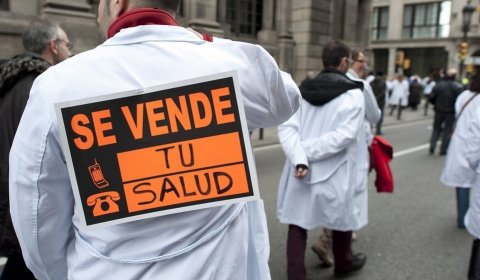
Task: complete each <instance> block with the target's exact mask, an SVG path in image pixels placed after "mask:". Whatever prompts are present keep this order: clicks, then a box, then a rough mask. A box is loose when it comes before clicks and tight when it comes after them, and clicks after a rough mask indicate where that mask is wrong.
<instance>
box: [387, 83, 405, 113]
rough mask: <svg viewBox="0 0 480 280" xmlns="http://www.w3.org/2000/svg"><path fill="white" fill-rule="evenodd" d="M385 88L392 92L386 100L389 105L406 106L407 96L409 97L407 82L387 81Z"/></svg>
mask: <svg viewBox="0 0 480 280" xmlns="http://www.w3.org/2000/svg"><path fill="white" fill-rule="evenodd" d="M387 88H388V90H391V91H392V94H391V95H390V97H389V98H388V104H389V105H394V106H397V105H399V104H400V105H401V106H404V107H405V106H407V105H408V95H409V85H408V82H407V80H403V81H401V82H400V81H398V80H393V81H387Z"/></svg>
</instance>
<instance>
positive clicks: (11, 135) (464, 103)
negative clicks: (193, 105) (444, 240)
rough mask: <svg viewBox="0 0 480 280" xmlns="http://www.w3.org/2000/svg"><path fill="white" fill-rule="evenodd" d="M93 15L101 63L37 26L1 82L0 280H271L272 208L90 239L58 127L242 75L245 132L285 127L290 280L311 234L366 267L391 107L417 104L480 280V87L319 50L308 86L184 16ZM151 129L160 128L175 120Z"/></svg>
mask: <svg viewBox="0 0 480 280" xmlns="http://www.w3.org/2000/svg"><path fill="white" fill-rule="evenodd" d="M98 5H99V6H98V13H99V15H98V23H99V27H100V31H101V33H102V34H103V35H104V36H105V42H104V43H103V44H101V45H100V46H98V47H97V48H95V49H93V50H90V51H87V52H84V53H82V54H78V55H76V56H75V57H72V58H69V57H70V56H71V49H72V48H73V45H72V43H71V42H70V41H69V38H68V36H67V34H66V33H65V31H64V30H63V29H62V28H61V27H60V26H59V25H58V24H54V23H51V22H50V21H48V20H35V21H33V22H32V23H31V24H30V26H29V27H28V28H27V29H26V31H25V32H24V34H23V45H24V47H25V52H24V53H22V54H19V55H17V56H15V57H14V58H12V59H10V60H6V61H2V65H1V66H0V89H1V91H0V92H1V94H0V139H1V143H0V144H1V145H0V160H1V162H0V164H1V166H0V183H1V185H0V219H1V220H0V222H1V227H0V238H1V239H0V254H1V255H3V256H6V257H8V261H7V263H6V265H5V268H4V271H3V274H2V276H1V278H0V279H2V280H7V279H62V280H63V279H72V280H74V279H147V280H148V279H249V280H250V279H255V280H257V279H259V280H264V279H270V271H269V267H268V257H269V240H268V229H267V223H266V219H265V211H264V208H263V204H262V201H261V200H256V201H249V202H236V201H235V202H232V203H230V204H225V205H222V206H216V207H211V208H205V209H199V210H193V211H188V212H180V213H176V214H170V215H165V216H159V217H153V218H149V219H147V220H145V219H142V218H133V219H131V220H129V221H127V222H125V223H118V224H113V225H108V226H103V227H96V228H87V227H85V226H84V224H83V221H84V218H83V216H82V215H83V213H82V209H81V206H79V205H80V204H81V203H82V202H81V201H78V200H77V199H78V198H77V197H76V195H75V193H74V191H73V190H72V185H73V183H72V180H75V179H74V178H75V177H74V176H73V175H72V174H71V173H72V171H71V170H69V169H68V167H67V165H68V164H69V162H68V160H66V153H67V152H68V149H67V147H65V146H62V138H61V136H60V132H59V131H60V130H61V128H60V126H61V124H60V121H59V120H58V119H57V115H56V112H55V106H56V105H55V104H58V103H60V102H62V103H65V102H72V101H74V100H78V99H85V100H87V99H89V98H92V97H96V96H103V95H109V94H110V95H111V94H117V93H120V92H126V91H132V92H133V91H135V90H140V89H144V88H149V87H154V86H160V85H164V84H169V83H172V82H178V81H183V80H187V79H195V78H198V77H203V76H205V75H218V74H220V73H225V72H229V71H230V72H231V71H236V73H237V75H238V83H239V88H240V89H241V93H242V99H243V101H242V104H243V107H244V108H243V109H244V110H245V120H246V125H247V126H248V130H249V131H253V130H254V129H256V128H262V127H272V126H278V136H279V140H280V143H281V145H282V148H283V151H284V153H285V155H286V162H285V165H284V169H283V172H282V175H281V178H280V183H279V191H278V201H277V215H278V219H279V221H280V222H281V223H283V224H286V225H288V239H287V252H286V257H287V275H288V279H289V280H305V279H307V272H306V269H305V251H306V248H307V244H306V242H307V231H308V230H311V229H320V231H319V237H318V240H317V242H316V243H315V244H314V245H313V246H312V249H313V251H314V252H315V253H316V254H317V255H318V256H319V258H320V260H321V261H322V262H323V263H324V264H326V265H328V266H333V268H334V269H333V273H334V275H335V276H337V277H347V276H350V275H352V274H354V273H357V272H358V271H359V270H361V269H362V267H363V266H364V265H365V263H366V261H367V256H366V255H365V254H363V253H354V252H353V250H352V241H353V240H354V238H355V237H354V236H355V231H357V230H359V229H361V228H363V227H364V226H366V225H367V223H368V201H367V197H368V195H367V186H368V173H369V168H370V164H371V157H375V156H372V154H375V153H372V152H371V150H372V149H373V148H372V146H374V145H376V144H378V141H380V140H381V139H382V138H381V137H380V138H378V137H379V135H382V134H383V132H382V123H383V115H384V112H385V110H386V106H389V107H390V112H389V114H390V115H393V113H394V112H395V110H397V119H398V120H401V118H402V116H401V114H402V109H403V108H405V107H407V106H410V107H411V108H412V110H418V106H419V104H421V99H422V96H423V97H425V99H426V100H428V102H425V109H424V110H425V111H424V113H425V115H426V114H427V111H428V104H429V103H431V104H432V105H433V106H434V110H435V117H434V125H433V127H434V129H433V132H432V137H431V146H430V153H431V154H433V153H434V151H435V146H436V143H437V141H438V139H439V137H440V135H443V136H442V144H441V148H440V154H441V155H447V159H446V167H445V170H444V172H443V174H442V181H443V182H444V183H445V184H447V185H451V186H454V187H456V188H457V199H458V205H459V208H458V226H459V227H466V228H467V229H468V230H469V232H470V233H471V234H472V235H473V236H474V237H475V238H476V239H475V241H474V243H473V246H472V255H471V259H470V268H469V277H470V278H469V279H480V241H479V239H478V238H480V197H479V196H480V191H479V190H477V189H478V188H480V176H478V175H477V174H478V172H479V171H480V167H479V166H480V140H479V139H480V115H479V112H480V108H479V107H480V98H479V99H476V98H474V97H476V96H477V95H478V92H480V75H478V76H476V78H475V79H474V80H473V81H472V83H471V85H470V86H469V89H468V90H465V91H464V87H463V86H462V85H460V84H458V83H456V82H455V78H456V72H455V71H454V70H453V69H449V70H448V71H447V72H446V73H445V75H444V76H443V77H434V76H429V77H428V78H425V79H422V78H420V77H419V76H417V75H414V76H412V77H404V76H403V75H401V74H397V75H395V76H394V77H392V78H390V79H387V78H386V75H385V74H384V73H381V72H378V73H376V74H375V75H369V73H368V68H367V59H366V55H365V53H364V52H363V51H361V50H356V49H351V48H350V47H349V46H347V45H346V44H345V43H343V42H341V41H338V40H333V41H330V42H328V43H327V44H326V45H325V46H324V47H323V50H322V61H323V66H324V67H323V70H322V71H321V72H320V73H318V74H317V73H313V74H312V75H309V77H307V79H305V80H304V81H303V82H302V83H301V84H300V85H299V86H297V85H296V83H295V82H294V81H293V79H292V78H291V76H290V75H289V74H288V73H286V72H283V71H281V70H280V69H279V67H278V65H277V64H276V62H275V60H274V59H273V58H272V57H271V56H270V55H269V54H268V52H267V51H266V50H265V49H263V48H262V47H260V46H257V45H252V44H248V43H243V42H235V41H230V40H224V39H220V38H212V37H211V36H205V35H202V34H200V33H197V32H195V31H193V30H189V29H186V28H183V27H180V26H177V23H176V21H175V15H176V11H177V10H178V5H179V1H175V0H162V1H144V0H131V1H123V0H117V1H108V0H100V1H99V4H98ZM474 55H476V56H478V57H479V58H480V52H479V53H477V54H474ZM219 58H221V59H219ZM154 60H156V61H162V63H151V61H154ZM206 65H208V66H209V67H206ZM477 70H478V71H479V73H480V62H479V63H478V65H477ZM462 92H463V93H462ZM223 104H224V106H227V105H225V104H226V103H225V102H224V103H223ZM161 107H163V104H162V105H161V106H160V107H158V108H161ZM137 108H138V107H137ZM158 108H156V109H158ZM225 108H226V107H222V108H221V109H220V111H219V112H220V113H223V112H224V111H225V110H226V109H225ZM138 110H140V109H138ZM147 110H148V109H147ZM152 110H153V109H152ZM205 110H207V109H206V107H205V108H204V111H205ZM152 112H153V111H152ZM137 113H138V112H137ZM203 113H205V114H207V112H206V111H205V112H203ZM217 113H218V112H217ZM152 114H153V113H152ZM156 116H157V117H158V118H157V119H155V120H154V121H153V122H150V125H154V126H155V125H156V124H158V122H160V121H162V120H163V119H165V117H164V116H163V118H162V117H161V114H157V115H156ZM103 120H105V117H104V118H103ZM149 121H150V120H149ZM81 122H82V121H81ZM93 122H94V124H93V125H98V126H100V127H102V129H103V131H102V132H103V133H105V132H106V131H109V130H110V129H111V128H109V127H108V123H107V122H102V118H100V119H97V120H96V122H95V120H94V121H93ZM132 122H133V121H132ZM455 122H456V125H455V129H454V123H455ZM81 124H82V125H83V126H81V125H80V126H81V127H86V126H87V125H88V124H89V121H88V119H87V120H85V119H84V120H83V123H81ZM135 125H138V123H136V124H133V126H135ZM157 128H158V127H157ZM372 128H373V131H374V133H372ZM102 132H101V133H102ZM98 136H99V135H98V134H97V137H98ZM100 136H102V135H100ZM103 136H105V134H104V135H103ZM107 136H108V135H107ZM107 136H105V137H107ZM122 136H123V135H122ZM376 137H377V138H376ZM376 139H377V140H376ZM379 139H380V140H379ZM450 139H451V141H450ZM76 141H86V140H85V139H82V138H78V139H76ZM450 142H451V143H450ZM382 143H383V142H382ZM219 149H222V147H219ZM219 153H228V151H223V150H220V151H219ZM381 153H382V151H381ZM389 153H390V155H389ZM391 156H392V155H391V149H390V150H388V149H387V150H384V151H383V155H382V157H381V159H375V160H381V161H382V163H383V165H384V166H387V169H388V161H389V159H391ZM110 164H112V165H113V164H116V163H114V162H111V163H110ZM148 164H149V163H148V162H147V163H145V165H146V166H148ZM384 172H385V169H384ZM72 176H73V177H72ZM378 176H386V177H388V174H380V175H378ZM92 179H95V178H94V176H93V175H92ZM386 180H388V179H386ZM384 181H385V180H384ZM389 183H390V184H393V182H389ZM197 184H198V181H197ZM468 188H473V191H472V203H471V205H469V203H468V199H469V198H468V197H469V192H468ZM184 191H185V190H184ZM465 197H466V198H465ZM477 198H479V200H476V199H477ZM102 207H103V206H102ZM467 209H469V210H468V212H467ZM464 221H465V223H464Z"/></svg>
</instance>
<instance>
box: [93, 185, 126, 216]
mask: <svg viewBox="0 0 480 280" xmlns="http://www.w3.org/2000/svg"><path fill="white" fill-rule="evenodd" d="M119 200H120V195H119V194H118V192H114V191H109V192H103V193H97V194H93V195H91V196H89V197H88V198H87V205H88V206H93V216H94V217H97V216H102V215H106V214H111V213H117V212H119V211H120V209H119V207H118V205H117V203H115V201H119Z"/></svg>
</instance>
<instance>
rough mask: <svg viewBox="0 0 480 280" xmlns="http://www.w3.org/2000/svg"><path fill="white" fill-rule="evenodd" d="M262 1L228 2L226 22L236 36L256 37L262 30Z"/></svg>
mask: <svg viewBox="0 0 480 280" xmlns="http://www.w3.org/2000/svg"><path fill="white" fill-rule="evenodd" d="M262 2H263V1H261V0H227V14H226V20H227V23H229V24H230V31H231V32H232V34H235V35H236V36H239V35H251V36H256V35H257V32H258V31H259V30H260V29H261V28H262V8H263V7H262Z"/></svg>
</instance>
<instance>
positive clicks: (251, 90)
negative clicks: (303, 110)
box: [242, 46, 301, 131]
mask: <svg viewBox="0 0 480 280" xmlns="http://www.w3.org/2000/svg"><path fill="white" fill-rule="evenodd" d="M256 52H257V53H256V59H255V61H254V71H251V72H249V73H245V74H244V75H245V76H247V84H246V85H245V86H244V87H243V88H242V95H243V97H244V106H245V113H246V118H247V123H248V127H249V130H250V131H252V130H253V129H255V128H261V127H273V126H277V125H279V124H281V123H283V122H285V121H286V120H288V119H289V118H290V117H291V116H292V115H293V114H294V113H295V112H296V111H297V110H298V108H299V106H300V99H301V98H300V90H299V89H298V86H297V84H296V83H295V81H294V80H293V79H292V77H291V76H290V74H288V73H286V72H283V71H281V70H280V69H279V68H278V65H277V63H276V62H275V60H274V59H273V57H272V56H271V55H270V54H269V53H268V52H267V51H266V50H265V49H263V48H261V47H260V46H256ZM244 84H245V83H244Z"/></svg>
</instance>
